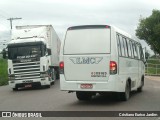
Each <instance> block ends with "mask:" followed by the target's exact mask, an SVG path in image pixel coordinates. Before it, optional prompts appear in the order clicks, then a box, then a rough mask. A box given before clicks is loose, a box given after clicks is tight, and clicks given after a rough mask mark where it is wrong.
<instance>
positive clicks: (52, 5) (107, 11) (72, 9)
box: [0, 0, 160, 49]
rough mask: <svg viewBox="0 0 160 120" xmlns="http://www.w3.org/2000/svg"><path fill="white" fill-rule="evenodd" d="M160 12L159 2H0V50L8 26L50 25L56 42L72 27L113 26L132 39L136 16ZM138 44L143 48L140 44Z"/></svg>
mask: <svg viewBox="0 0 160 120" xmlns="http://www.w3.org/2000/svg"><path fill="white" fill-rule="evenodd" d="M153 9H160V0H0V49H1V48H2V43H3V41H4V40H5V39H7V40H8V39H9V33H10V32H9V30H10V23H9V21H8V20H6V19H8V18H11V17H21V18H22V19H21V20H14V21H13V27H15V26H17V25H32V24H34V25H35V24H39V25H41V24H52V25H53V27H54V29H55V30H56V32H57V34H58V35H59V37H60V39H61V40H63V39H62V38H63V36H64V34H65V31H66V29H67V28H68V27H69V26H73V25H88V24H107V25H114V26H116V27H118V28H120V29H122V30H124V31H127V32H128V33H130V34H132V35H134V34H135V29H136V27H137V25H138V21H139V18H140V16H142V17H147V16H149V15H151V13H152V10H153ZM142 44H144V45H146V44H145V43H144V42H142Z"/></svg>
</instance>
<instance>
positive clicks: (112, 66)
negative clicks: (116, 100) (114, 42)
mask: <svg viewBox="0 0 160 120" xmlns="http://www.w3.org/2000/svg"><path fill="white" fill-rule="evenodd" d="M110 74H111V75H113V74H117V63H116V62H115V61H110Z"/></svg>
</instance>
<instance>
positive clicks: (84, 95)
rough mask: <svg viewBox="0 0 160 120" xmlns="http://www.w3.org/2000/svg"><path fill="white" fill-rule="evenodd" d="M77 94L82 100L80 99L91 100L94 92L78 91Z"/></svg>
mask: <svg viewBox="0 0 160 120" xmlns="http://www.w3.org/2000/svg"><path fill="white" fill-rule="evenodd" d="M76 96H77V99H78V100H80V101H85V100H91V98H92V93H90V92H80V91H77V92H76Z"/></svg>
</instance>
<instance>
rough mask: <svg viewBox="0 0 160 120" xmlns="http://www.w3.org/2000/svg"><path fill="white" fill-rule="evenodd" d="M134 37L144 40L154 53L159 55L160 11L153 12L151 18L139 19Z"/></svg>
mask: <svg viewBox="0 0 160 120" xmlns="http://www.w3.org/2000/svg"><path fill="white" fill-rule="evenodd" d="M136 36H137V37H138V38H139V39H143V40H145V41H146V42H147V43H148V44H149V45H150V46H151V49H152V50H153V51H154V52H155V53H158V54H160V10H153V11H152V15H151V16H149V17H147V18H140V22H139V25H138V27H137V29H136Z"/></svg>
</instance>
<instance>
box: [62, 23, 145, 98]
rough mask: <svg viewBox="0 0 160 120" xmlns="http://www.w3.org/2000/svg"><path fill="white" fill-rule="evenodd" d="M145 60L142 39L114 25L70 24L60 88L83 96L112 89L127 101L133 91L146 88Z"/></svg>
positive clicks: (63, 51) (90, 95) (63, 48)
mask: <svg viewBox="0 0 160 120" xmlns="http://www.w3.org/2000/svg"><path fill="white" fill-rule="evenodd" d="M144 63H145V62H144V55H143V49H142V46H141V43H140V41H139V40H138V39H137V38H135V37H133V36H131V35H129V34H128V33H126V32H124V31H122V30H120V29H118V28H116V27H114V26H109V25H84V26H73V27H69V28H68V29H67V32H66V35H65V38H64V41H63V43H62V46H61V51H60V63H59V65H60V88H61V90H62V91H68V92H76V96H77V98H78V99H79V100H90V99H91V98H92V96H94V95H96V94H97V93H99V94H101V93H108V92H111V93H116V95H117V96H118V98H120V100H123V101H127V100H128V99H129V97H130V92H131V91H136V90H137V91H142V87H143V86H144V71H145V64H144Z"/></svg>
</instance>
